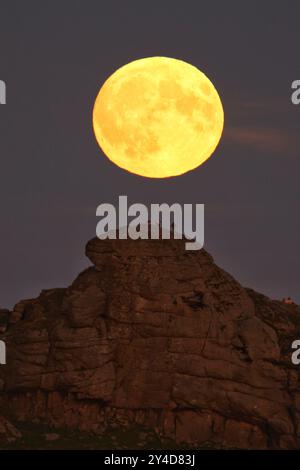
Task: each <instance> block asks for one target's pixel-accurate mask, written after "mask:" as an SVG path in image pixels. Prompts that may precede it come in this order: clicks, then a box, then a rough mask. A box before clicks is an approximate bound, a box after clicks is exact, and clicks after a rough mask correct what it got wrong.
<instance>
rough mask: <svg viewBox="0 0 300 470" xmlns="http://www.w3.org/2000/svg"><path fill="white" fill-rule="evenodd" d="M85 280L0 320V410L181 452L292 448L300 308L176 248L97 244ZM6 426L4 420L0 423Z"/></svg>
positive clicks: (299, 400)
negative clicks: (136, 434) (126, 434)
mask: <svg viewBox="0 0 300 470" xmlns="http://www.w3.org/2000/svg"><path fill="white" fill-rule="evenodd" d="M86 254H87V256H88V257H89V259H90V260H91V261H92V263H93V266H92V267H90V268H88V269H87V270H85V271H84V272H83V273H81V274H80V275H79V276H78V278H77V279H76V280H75V281H74V282H73V284H72V285H71V286H70V287H69V288H67V289H52V290H46V291H43V292H42V293H41V294H40V296H39V297H38V298H37V299H33V300H26V301H22V302H20V303H18V304H17V305H16V307H15V308H14V310H13V312H11V313H10V314H9V315H7V317H6V318H7V325H6V326H5V327H4V332H3V333H2V335H1V339H4V340H5V342H6V345H7V365H5V366H1V367H0V387H1V389H2V392H1V395H0V396H1V398H0V410H1V408H3V409H5V410H6V411H7V412H8V413H10V415H11V416H12V417H13V419H16V420H20V421H30V422H36V423H37V422H43V423H47V424H49V425H51V426H54V427H57V428H59V427H70V428H77V429H80V430H87V431H93V432H95V433H102V432H103V431H104V430H105V429H106V427H107V426H110V425H111V424H112V423H113V424H114V425H116V424H117V425H120V426H129V425H132V424H134V423H137V424H140V425H143V426H146V427H148V428H151V429H154V430H155V431H156V432H157V433H158V434H159V435H161V436H163V437H167V438H170V439H174V440H175V441H176V442H177V443H185V444H186V445H189V446H193V445H197V446H201V445H207V444H209V445H212V446H214V447H217V448H222V447H225V448H297V447H299V446H300V427H299V424H298V423H299V417H300V389H299V372H298V369H297V367H296V366H293V365H292V363H291V349H290V347H291V343H292V341H293V340H294V339H297V338H300V308H299V307H298V306H295V305H285V304H283V303H281V302H276V301H271V300H269V299H268V298H266V297H264V296H262V295H260V294H257V293H256V292H254V291H252V290H248V289H244V288H243V287H242V286H241V285H240V284H239V283H238V282H236V281H235V280H234V279H233V278H232V277H231V276H230V275H229V274H227V273H226V272H224V271H223V270H222V269H220V268H219V267H218V266H216V265H215V264H214V262H213V259H212V258H211V256H210V255H209V254H208V253H206V252H205V251H204V250H201V251H198V252H188V251H185V246H184V241H181V240H153V241H151V240H137V241H132V240H105V241H100V240H98V239H94V240H91V241H90V242H89V243H88V244H87V248H86ZM0 412H1V411H0Z"/></svg>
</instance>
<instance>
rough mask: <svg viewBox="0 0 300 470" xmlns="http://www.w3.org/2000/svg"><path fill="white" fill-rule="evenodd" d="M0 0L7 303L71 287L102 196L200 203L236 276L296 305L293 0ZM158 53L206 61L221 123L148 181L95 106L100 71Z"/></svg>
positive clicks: (297, 138) (213, 241)
mask: <svg viewBox="0 0 300 470" xmlns="http://www.w3.org/2000/svg"><path fill="white" fill-rule="evenodd" d="M3 4H4V2H2V5H1V6H0V21H1V28H0V79H1V80H5V81H6V83H7V105H6V106H0V181H1V184H0V196H1V197H0V214H1V219H0V220H1V224H0V235H1V243H0V306H1V307H11V306H12V305H13V304H14V303H16V302H17V301H18V300H20V299H22V298H26V297H32V296H36V295H38V293H39V291H40V290H41V289H43V288H51V287H60V286H66V285H68V284H69V283H70V282H71V281H72V280H73V279H74V278H75V276H76V275H77V274H78V273H79V271H81V270H82V269H84V268H85V266H87V265H88V260H86V259H85V257H84V246H85V243H86V242H87V240H89V239H90V238H92V237H93V236H95V227H96V222H97V220H96V217H95V210H96V207H97V206H98V205H99V204H100V203H102V202H111V203H116V202H117V199H118V196H119V195H120V194H127V195H128V198H129V202H130V203H133V202H142V203H145V204H149V203H150V202H169V203H172V202H181V203H204V204H205V205H206V215H205V222H206V231H205V232H206V233H205V239H206V249H207V250H208V251H209V252H210V253H211V254H212V255H213V256H214V258H215V260H216V262H217V263H218V264H219V265H220V266H222V267H223V268H224V269H226V270H227V271H229V272H230V273H231V274H233V275H234V276H235V277H236V278H237V279H238V280H239V281H240V282H241V283H242V284H244V285H246V286H250V287H253V288H255V289H256V290H259V291H261V292H263V293H265V294H267V295H269V296H271V297H275V298H281V297H283V296H287V295H291V296H292V297H293V298H294V299H295V300H297V301H298V302H300V258H299V238H300V235H299V234H300V215H299V212H300V211H299V208H300V184H299V181H300V158H299V143H300V133H299V128H300V106H293V105H292V104H291V100H290V96H291V83H292V81H293V80H295V79H300V67H299V43H300V28H299V17H300V16H299V14H300V3H299V1H296V0H295V1H293V0H291V1H290V2H288V3H284V2H282V1H274V0H273V1H271V0H270V1H265V2H261V1H244V2H241V1H230V0H227V1H226V2H224V1H223V2H221V1H200V0H198V1H190V2H183V1H177V0H172V1H168V0H165V1H163V2H141V1H128V2H124V1H121V0H119V1H110V2H100V1H89V0H86V1H85V2H83V1H75V0H72V1H71V0H64V1H63V2H62V1H57V0H55V1H54V0H53V1H52V2H40V1H30V0H27V1H26V2H22V1H21V0H19V1H12V2H5V6H3ZM154 55H164V56H169V57H175V58H180V59H182V60H186V61H187V62H190V63H192V64H193V65H195V66H196V67H198V68H200V69H201V70H202V71H203V72H205V73H206V74H207V75H208V76H209V77H210V79H211V80H212V81H213V83H214V84H215V86H216V88H217V90H218V91H219V93H220V95H221V98H222V101H223V105H224V110H225V131H224V135H223V139H222V142H221V144H220V146H219V147H218V149H217V151H216V153H215V154H214V156H213V157H212V158H211V159H210V160H209V161H207V162H206V163H205V164H204V165H203V166H201V167H200V168H198V169H197V170H195V171H193V172H191V173H188V174H186V175H184V176H181V177H177V178H170V179H167V180H151V179H145V178H141V177H138V176H135V175H132V174H129V173H127V172H125V171H123V170H121V169H120V168H118V167H116V166H115V165H113V164H112V163H110V162H109V161H108V159H106V158H105V157H104V156H103V154H102V153H101V151H100V149H99V147H98V145H97V143H96V141H95V139H94V136H93V132H92V122H91V112H92V106H93V102H94V99H95V97H96V95H97V93H98V90H99V88H100V86H101V84H102V83H103V81H104V80H105V79H106V78H107V77H108V76H109V75H110V74H111V73H112V72H113V71H115V70H116V69H117V68H118V67H120V66H121V65H123V64H125V63H127V62H130V61H131V60H134V59H137V58H141V57H147V56H154Z"/></svg>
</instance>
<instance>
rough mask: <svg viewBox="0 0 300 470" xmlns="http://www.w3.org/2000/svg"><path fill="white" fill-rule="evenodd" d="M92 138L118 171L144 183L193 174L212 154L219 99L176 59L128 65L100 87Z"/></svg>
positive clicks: (219, 127) (220, 115) (219, 124)
mask: <svg viewBox="0 0 300 470" xmlns="http://www.w3.org/2000/svg"><path fill="white" fill-rule="evenodd" d="M93 126H94V132H95V136H96V139H97V141H98V144H99V145H100V147H101V149H102V150H103V152H104V153H105V155H106V156H107V157H108V158H109V159H110V160H111V161H112V162H114V163H115V164H116V165H118V166H119V167H121V168H123V169H125V170H127V171H130V172H131V173H135V174H137V175H140V176H145V177H148V178H167V177H170V176H177V175H181V174H183V173H186V172H187V171H190V170H193V169H194V168H197V167H198V166H199V165H201V164H202V163H203V162H205V161H206V160H207V159H208V158H209V157H210V156H211V155H212V153H213V152H214V150H215V149H216V147H217V145H218V143H219V140H220V138H221V135H222V131H223V126H224V112H223V107H222V103H221V100H220V97H219V95H218V93H217V91H216V89H215V87H214V86H213V84H212V83H211V81H210V80H209V79H208V78H207V77H206V75H204V73H202V72H201V71H200V70H198V69H197V68H196V67H194V66H192V65H190V64H188V63H187V62H183V61H181V60H178V59H171V58H167V57H148V58H145V59H139V60H136V61H134V62H130V63H129V64H127V65H124V66H123V67H121V68H119V69H118V70H117V71H116V72H114V73H113V74H112V75H111V76H110V77H109V78H108V79H107V80H106V82H105V83H104V84H103V86H102V87H101V89H100V92H99V94H98V96H97V98H96V101H95V105H94V110H93Z"/></svg>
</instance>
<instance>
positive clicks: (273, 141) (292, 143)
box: [224, 126, 299, 153]
mask: <svg viewBox="0 0 300 470" xmlns="http://www.w3.org/2000/svg"><path fill="white" fill-rule="evenodd" d="M224 139H226V140H227V141H230V142H231V143H233V144H235V145H241V146H247V147H252V148H253V149H256V150H263V151H271V152H276V153H282V152H287V151H291V150H293V149H296V148H297V144H298V140H299V139H298V137H297V136H296V135H295V133H294V132H292V131H287V130H282V129H278V128H258V127H246V126H236V127H229V128H227V129H226V131H225V134H224Z"/></svg>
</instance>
